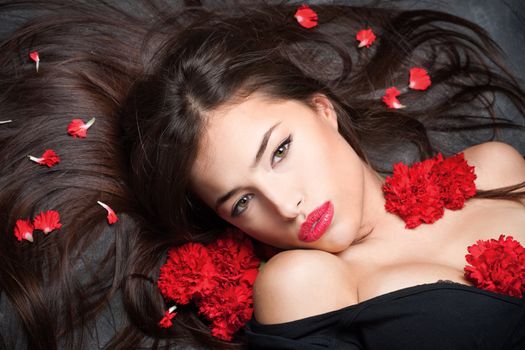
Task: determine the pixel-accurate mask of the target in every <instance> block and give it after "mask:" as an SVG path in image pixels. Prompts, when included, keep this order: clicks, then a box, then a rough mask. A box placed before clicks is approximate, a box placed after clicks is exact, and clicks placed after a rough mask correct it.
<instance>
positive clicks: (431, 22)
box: [0, 0, 525, 349]
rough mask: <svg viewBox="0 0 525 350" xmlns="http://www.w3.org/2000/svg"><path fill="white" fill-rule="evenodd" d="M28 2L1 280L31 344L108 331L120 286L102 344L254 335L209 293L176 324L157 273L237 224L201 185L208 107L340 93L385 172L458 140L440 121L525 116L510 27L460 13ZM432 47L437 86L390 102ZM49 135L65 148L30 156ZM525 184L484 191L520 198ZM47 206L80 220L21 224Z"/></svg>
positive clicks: (1, 60)
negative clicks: (33, 14) (504, 50)
mask: <svg viewBox="0 0 525 350" xmlns="http://www.w3.org/2000/svg"><path fill="white" fill-rule="evenodd" d="M29 4H30V5H31V7H29V5H28V4H27V2H25V1H20V3H18V2H17V1H9V2H6V3H4V4H2V5H1V7H0V10H2V11H18V10H20V9H22V10H24V9H26V10H27V9H28V8H31V10H32V11H42V13H39V14H40V15H39V16H38V18H36V19H33V20H30V21H28V22H27V23H25V24H24V25H23V26H21V27H20V28H19V29H18V30H17V31H15V32H14V33H12V34H11V35H10V36H9V38H8V39H6V40H5V41H3V42H2V44H1V46H0V47H1V52H2V55H1V56H0V91H2V93H1V94H0V99H1V100H0V101H1V107H0V108H1V111H0V112H1V113H0V115H1V117H2V118H1V119H12V120H13V122H12V123H8V124H2V125H0V148H1V149H2V152H1V153H0V164H1V165H2V167H1V169H0V180H1V181H0V219H1V222H0V223H1V230H2V236H1V238H0V240H1V241H0V285H1V291H2V293H5V295H6V296H7V298H8V299H9V301H10V303H11V304H12V307H13V308H14V310H15V311H16V314H17V315H18V317H19V319H20V322H21V325H22V327H23V329H24V331H25V336H26V337H27V341H28V343H27V344H28V347H29V348H31V349H56V348H57V347H66V348H73V347H76V348H82V347H90V346H92V345H91V344H92V343H90V341H91V340H90V339H91V338H90V335H89V334H88V333H89V332H87V330H89V329H97V327H100V322H99V321H100V318H101V317H102V316H103V315H105V312H107V308H108V305H110V306H112V307H115V306H114V305H117V304H119V302H123V304H124V308H125V313H126V315H127V316H126V317H122V319H123V321H122V324H119V329H118V330H115V334H114V336H113V337H112V338H111V339H106V340H100V343H99V344H98V345H97V346H106V348H136V347H139V346H144V347H150V348H155V347H160V346H167V345H168V344H170V343H173V344H191V345H193V346H194V347H208V348H209V347H212V348H216V349H219V348H224V349H228V348H239V347H242V337H241V336H240V337H239V338H237V339H236V341H234V342H233V343H223V342H220V341H218V340H216V339H214V338H212V337H211V336H210V334H209V330H208V328H207V327H206V324H205V322H203V321H202V320H201V319H199V318H198V317H197V316H196V311H195V310H194V309H193V308H192V307H187V308H180V310H178V311H179V312H178V315H177V316H176V317H175V318H174V319H173V321H174V326H173V327H171V328H170V329H168V330H162V329H160V328H159V327H158V325H157V323H158V321H159V319H160V318H161V317H162V314H163V310H165V308H166V307H165V305H164V302H163V300H162V298H161V296H160V294H159V292H158V290H157V288H156V283H155V282H156V278H157V275H158V269H159V266H160V265H161V264H162V263H163V261H164V259H165V258H164V256H165V253H166V251H167V249H168V248H170V247H172V246H175V245H179V244H182V243H184V242H187V241H198V242H208V241H210V240H212V239H214V238H215V237H217V235H219V234H220V233H221V232H223V231H224V228H225V227H226V223H225V222H223V221H222V220H221V219H220V218H218V217H217V215H215V213H213V211H211V210H210V209H209V208H207V207H206V206H204V205H203V204H202V203H201V202H200V201H199V200H198V198H196V197H195V196H194V195H193V194H192V193H191V191H189V181H190V179H189V170H190V168H191V166H192V161H193V159H194V158H195V154H196V150H197V147H198V142H199V136H200V134H201V132H202V128H203V123H204V122H205V121H206V116H207V115H208V113H209V112H211V111H213V110H214V109H216V108H218V107H220V106H224V105H227V104H234V103H236V102H237V101H239V100H240V99H242V98H243V97H246V96H248V95H249V94H250V93H252V92H254V91H258V92H262V93H264V94H266V95H267V96H269V97H271V98H275V99H294V100H297V101H302V102H304V103H305V104H307V105H311V98H312V96H313V95H314V94H316V93H323V94H325V95H326V96H327V97H328V98H329V99H330V100H331V102H332V103H333V105H334V106H335V109H336V112H337V115H338V119H339V125H340V132H341V134H342V135H343V136H344V137H345V139H346V140H347V141H348V142H349V144H350V145H351V146H352V147H353V148H354V149H355V150H356V152H357V153H358V155H359V156H360V157H361V158H362V159H363V160H365V161H367V162H369V163H370V164H371V165H372V166H373V167H374V169H376V170H377V171H378V172H380V173H383V174H387V173H388V172H389V169H390V168H391V165H392V163H393V162H395V161H398V160H399V152H396V150H399V149H403V150H407V149H409V150H412V151H413V152H412V153H410V154H409V156H408V162H411V161H415V160H421V159H426V158H429V157H431V156H433V155H435V154H436V153H437V152H443V153H444V154H445V155H447V154H450V153H453V152H454V151H456V150H454V149H452V148H451V147H453V146H451V145H450V144H447V143H446V142H445V140H444V139H440V138H439V137H436V135H441V134H443V133H446V134H447V135H457V133H463V134H464V135H474V136H473V137H475V135H478V134H476V132H477V131H479V130H481V131H484V130H491V131H495V130H498V129H501V128H515V129H519V130H522V131H523V126H520V125H517V124H516V123H514V122H512V121H510V120H506V119H504V118H502V117H501V116H499V115H498V114H497V109H496V108H495V105H494V101H493V97H494V96H496V95H498V96H499V97H503V98H505V99H507V100H508V101H510V103H512V105H513V106H514V107H515V109H516V111H517V113H519V114H520V115H522V116H523V115H525V93H524V92H523V90H522V89H521V88H520V86H519V84H518V83H517V82H516V81H515V80H514V79H513V77H512V75H511V74H510V73H509V72H508V71H507V70H506V68H505V67H504V65H503V64H502V62H501V58H500V53H499V49H498V47H497V45H496V44H495V43H494V42H493V41H492V40H491V39H490V38H489V37H488V35H487V33H486V32H485V31H484V30H483V29H482V28H480V27H479V26H477V25H474V24H472V23H471V22H469V21H466V20H463V19H461V18H458V17H455V16H452V15H448V14H445V13H440V12H435V11H423V10H420V11H399V10H391V9H388V10H387V9H371V8H367V7H351V6H341V5H319V6H313V8H314V9H315V10H316V12H317V13H318V15H319V18H320V23H319V26H318V27H316V28H314V29H306V28H303V27H301V26H299V25H298V24H297V22H296V21H295V19H294V17H293V15H294V13H295V11H296V9H297V5H294V4H291V5H290V4H284V3H283V4H271V5H267V4H264V3H260V4H256V5H244V6H227V5H228V4H223V6H217V7H216V8H211V9H206V8H204V7H202V6H200V5H199V2H198V1H188V2H187V4H186V6H170V4H169V3H164V2H162V1H151V2H147V3H141V4H143V5H139V4H135V5H133V6H135V7H134V8H131V9H130V8H128V9H122V8H117V7H114V6H111V5H110V4H107V3H104V2H102V1H101V2H99V3H95V4H91V3H90V2H80V1H79V2H78V3H76V4H75V6H70V4H71V3H70V2H69V1H68V2H65V1H64V2H62V1H60V0H55V1H45V2H44V1H42V2H38V1H34V2H30V3H29ZM37 5H38V6H37ZM233 5H235V3H233ZM363 27H372V28H374V31H375V32H376V34H377V36H378V37H379V40H378V42H377V43H376V44H375V45H373V46H372V47H371V48H370V49H366V50H360V49H357V48H356V44H355V39H354V36H355V32H356V31H357V30H359V29H361V28H363ZM33 49H38V50H39V53H40V56H41V58H42V62H41V67H40V71H39V72H38V73H36V72H35V70H34V65H33V64H32V62H31V61H30V60H29V57H28V54H29V52H30V51H31V50H33ZM416 65H417V66H421V67H424V68H426V69H428V70H429V71H430V72H431V76H432V81H433V85H432V86H431V88H430V89H429V90H428V91H426V92H424V93H422V92H420V91H411V90H408V91H403V94H402V99H403V101H404V103H405V104H406V105H408V106H409V107H408V108H406V109H404V110H390V109H386V108H385V106H384V104H383V103H382V102H381V96H382V94H383V93H384V91H385V89H386V88H388V87H390V86H394V85H396V86H406V80H407V72H408V70H409V69H410V68H411V67H413V66H416ZM311 107H312V108H313V106H311ZM92 116H95V117H97V121H96V124H95V126H94V127H93V128H92V129H90V131H89V136H88V138H86V139H83V140H76V139H73V138H71V137H70V136H69V135H67V134H66V132H65V127H66V126H67V124H68V123H69V121H70V120H71V119H72V118H74V117H83V118H86V119H87V118H88V117H92ZM480 135H485V134H484V133H481V134H480ZM492 137H494V135H492ZM489 139H491V137H490V136H489V137H486V138H485V140H489ZM480 142H481V141H480ZM48 148H52V149H55V150H56V151H57V153H59V154H60V156H61V158H62V161H61V163H60V164H58V165H56V166H55V167H53V168H50V169H48V168H45V167H39V166H36V165H35V164H33V163H31V162H29V161H27V159H26V157H27V155H28V154H31V155H39V154H41V153H42V151H43V150H44V149H48ZM524 186H525V183H522V184H519V185H517V186H515V187H513V188H504V189H498V190H495V191H491V192H483V193H481V192H480V193H479V195H478V196H480V197H484V198H501V197H502V198H509V199H511V198H514V197H515V196H523V192H521V194H518V195H516V194H515V193H516V192H513V193H511V191H515V190H518V189H520V188H521V189H522V188H523V187H524ZM513 196H514V197H513ZM97 200H100V201H103V202H107V203H110V204H111V206H112V207H113V209H114V210H115V211H116V212H117V213H118V215H119V218H120V220H119V222H118V223H117V224H114V225H112V226H108V225H107V223H106V221H105V212H104V211H103V210H101V209H100V207H98V206H97V204H96V202H97ZM47 209H55V210H58V211H59V212H60V213H61V221H62V223H63V229H62V230H60V232H57V233H53V234H50V235H48V236H46V237H41V236H38V235H36V237H35V242H34V243H32V244H30V243H26V242H23V243H20V242H17V241H16V239H14V237H13V227H14V224H15V221H16V219H18V218H27V217H34V216H35V215H36V214H37V213H38V212H39V211H41V210H47ZM95 253H96V254H95ZM128 319H129V321H127V320H128Z"/></svg>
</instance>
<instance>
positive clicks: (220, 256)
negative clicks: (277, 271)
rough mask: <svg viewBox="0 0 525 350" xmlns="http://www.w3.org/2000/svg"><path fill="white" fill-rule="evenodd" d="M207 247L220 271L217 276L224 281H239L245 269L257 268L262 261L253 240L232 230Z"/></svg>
mask: <svg viewBox="0 0 525 350" xmlns="http://www.w3.org/2000/svg"><path fill="white" fill-rule="evenodd" d="M207 248H208V251H209V253H210V256H211V257H212V261H213V264H214V265H215V268H216V269H217V272H218V275H217V276H216V277H217V278H220V279H221V280H222V281H225V280H226V281H230V282H234V281H239V279H240V278H241V277H242V275H243V273H244V271H245V270H248V269H253V268H257V267H258V266H259V263H260V261H259V259H258V258H257V257H256V256H255V255H254V253H253V245H252V242H251V240H250V239H249V238H248V237H246V236H244V235H236V234H235V233H233V232H230V233H229V234H227V235H226V236H225V237H224V238H221V239H218V240H216V241H215V242H214V243H212V244H210V245H209V246H208V247H207Z"/></svg>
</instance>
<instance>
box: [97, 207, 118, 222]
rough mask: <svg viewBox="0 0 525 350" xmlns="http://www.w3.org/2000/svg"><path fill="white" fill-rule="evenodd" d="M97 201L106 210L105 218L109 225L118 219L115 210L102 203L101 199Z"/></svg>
mask: <svg viewBox="0 0 525 350" xmlns="http://www.w3.org/2000/svg"><path fill="white" fill-rule="evenodd" d="M97 203H98V204H100V205H101V206H102V208H104V209H106V211H107V212H108V215H107V219H108V223H109V224H110V225H111V224H114V223H115V222H117V221H118V217H117V214H115V212H114V211H113V209H111V208H110V207H109V205H107V204H105V203H102V202H101V201H97Z"/></svg>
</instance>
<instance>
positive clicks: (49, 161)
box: [28, 149, 60, 168]
mask: <svg viewBox="0 0 525 350" xmlns="http://www.w3.org/2000/svg"><path fill="white" fill-rule="evenodd" d="M28 157H29V159H30V160H32V161H33V162H35V163H38V164H40V165H47V166H48V167H49V168H51V167H52V166H53V165H55V164H58V163H59V162H60V157H59V156H58V154H56V153H55V151H53V150H52V149H46V150H45V152H44V154H42V157H40V158H36V157H33V156H28Z"/></svg>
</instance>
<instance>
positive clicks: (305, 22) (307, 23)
mask: <svg viewBox="0 0 525 350" xmlns="http://www.w3.org/2000/svg"><path fill="white" fill-rule="evenodd" d="M294 17H295V19H296V20H297V22H298V23H299V24H300V25H301V26H303V27H305V28H313V27H315V26H317V13H315V11H314V10H312V9H311V8H310V7H309V6H308V5H302V6H301V7H299V9H297V11H296V12H295V15H294Z"/></svg>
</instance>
